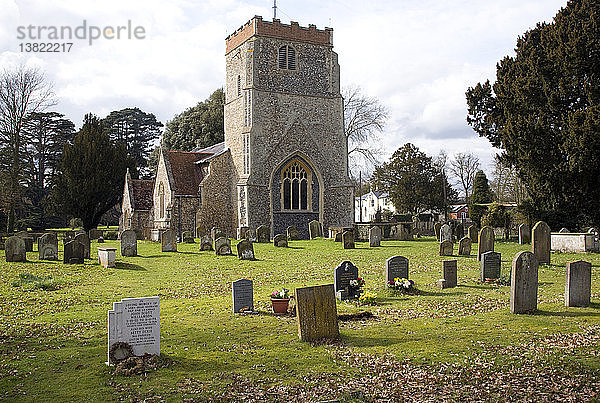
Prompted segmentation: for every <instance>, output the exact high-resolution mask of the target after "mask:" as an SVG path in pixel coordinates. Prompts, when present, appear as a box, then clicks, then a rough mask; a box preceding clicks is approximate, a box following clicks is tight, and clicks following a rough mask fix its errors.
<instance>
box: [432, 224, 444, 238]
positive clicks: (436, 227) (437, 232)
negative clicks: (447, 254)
mask: <svg viewBox="0 0 600 403" xmlns="http://www.w3.org/2000/svg"><path fill="white" fill-rule="evenodd" d="M441 229H442V224H441V223H439V222H436V223H435V224H433V231H434V232H435V239H437V240H438V241H439V240H440V231H441Z"/></svg>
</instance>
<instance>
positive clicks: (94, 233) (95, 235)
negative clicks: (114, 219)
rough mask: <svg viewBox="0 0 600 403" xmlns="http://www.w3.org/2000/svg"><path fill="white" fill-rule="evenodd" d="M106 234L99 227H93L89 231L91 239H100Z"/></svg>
mask: <svg viewBox="0 0 600 403" xmlns="http://www.w3.org/2000/svg"><path fill="white" fill-rule="evenodd" d="M103 235H104V232H103V231H102V230H99V229H91V230H90V232H89V237H90V239H98V238H100V237H102V236H103Z"/></svg>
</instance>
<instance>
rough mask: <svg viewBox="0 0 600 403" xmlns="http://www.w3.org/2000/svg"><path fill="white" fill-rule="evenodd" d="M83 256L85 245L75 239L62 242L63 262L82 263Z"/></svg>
mask: <svg viewBox="0 0 600 403" xmlns="http://www.w3.org/2000/svg"><path fill="white" fill-rule="evenodd" d="M84 256H85V246H83V244H82V243H81V242H79V241H77V240H72V241H68V242H67V243H65V244H64V251H63V263H67V264H82V263H83V259H84Z"/></svg>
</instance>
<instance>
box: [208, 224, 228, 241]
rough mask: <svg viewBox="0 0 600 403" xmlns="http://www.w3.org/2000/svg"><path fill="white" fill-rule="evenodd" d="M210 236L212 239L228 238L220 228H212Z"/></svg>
mask: <svg viewBox="0 0 600 403" xmlns="http://www.w3.org/2000/svg"><path fill="white" fill-rule="evenodd" d="M210 236H211V238H212V239H217V238H227V236H226V235H225V233H224V232H223V231H221V229H220V228H219V227H212V229H211V230H210Z"/></svg>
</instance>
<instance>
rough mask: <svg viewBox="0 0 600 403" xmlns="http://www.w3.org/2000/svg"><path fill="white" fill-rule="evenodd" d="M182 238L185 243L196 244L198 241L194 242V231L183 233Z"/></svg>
mask: <svg viewBox="0 0 600 403" xmlns="http://www.w3.org/2000/svg"><path fill="white" fill-rule="evenodd" d="M181 238H182V239H183V242H184V243H196V241H194V234H192V231H183V233H182V234H181Z"/></svg>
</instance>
